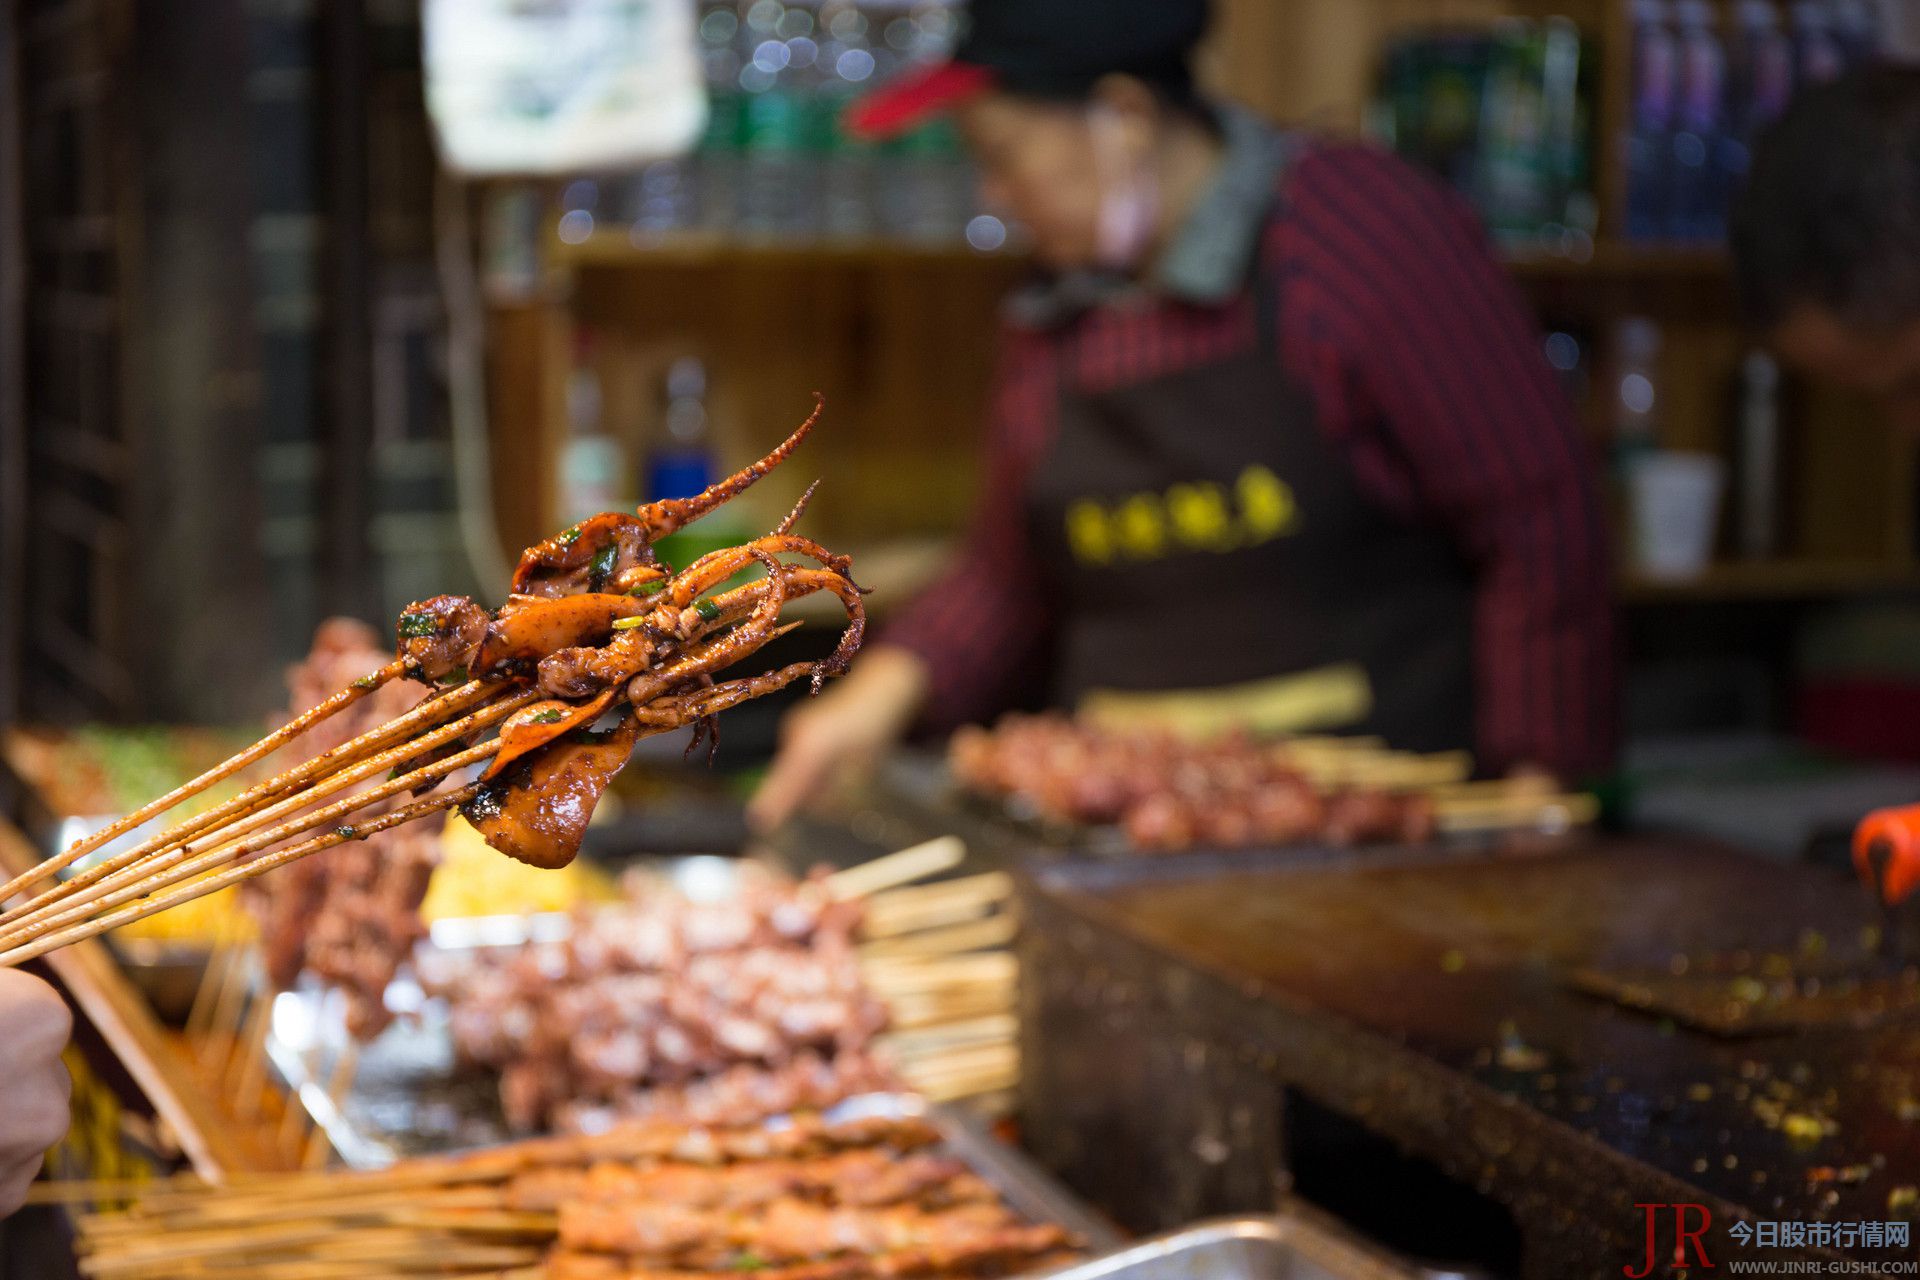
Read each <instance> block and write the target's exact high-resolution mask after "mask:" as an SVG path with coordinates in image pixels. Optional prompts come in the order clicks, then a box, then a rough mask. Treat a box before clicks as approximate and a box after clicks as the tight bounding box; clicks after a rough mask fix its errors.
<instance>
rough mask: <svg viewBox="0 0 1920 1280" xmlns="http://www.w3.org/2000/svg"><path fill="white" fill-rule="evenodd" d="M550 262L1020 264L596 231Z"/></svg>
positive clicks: (874, 245)
mask: <svg viewBox="0 0 1920 1280" xmlns="http://www.w3.org/2000/svg"><path fill="white" fill-rule="evenodd" d="M553 245H554V248H553V250H552V253H551V255H550V260H551V261H552V262H553V263H554V264H556V265H559V266H565V267H589V268H591V267H713V266H754V265H761V266H818V265H840V266H876V267H877V266H929V265H954V264H959V263H977V262H991V263H1009V262H1020V261H1022V260H1023V259H1022V256H1021V255H1020V254H1018V253H1014V252H1009V251H1006V250H994V251H992V252H982V251H980V250H978V249H974V248H971V247H970V246H968V245H967V244H965V243H943V244H925V245H921V244H914V243H912V242H910V241H897V240H847V241H839V240H798V241H797V240H750V239H743V238H740V237H737V236H727V235H719V234H707V233H700V232H686V233H675V234H673V235H669V236H662V237H659V238H657V239H648V240H642V241H638V242H636V241H635V240H634V239H633V238H632V237H631V236H629V235H627V234H626V233H625V232H622V231H597V232H595V233H594V234H592V235H590V236H588V237H587V238H586V239H585V240H582V241H580V242H579V243H577V244H567V243H564V242H562V241H558V240H556V241H554V242H553Z"/></svg>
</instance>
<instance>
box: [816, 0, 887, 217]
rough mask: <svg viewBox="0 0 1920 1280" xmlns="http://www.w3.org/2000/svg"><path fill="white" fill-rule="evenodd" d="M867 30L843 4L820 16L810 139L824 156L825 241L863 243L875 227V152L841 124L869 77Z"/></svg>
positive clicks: (864, 18) (870, 56)
mask: <svg viewBox="0 0 1920 1280" xmlns="http://www.w3.org/2000/svg"><path fill="white" fill-rule="evenodd" d="M868 25H869V24H868V20H867V16H866V15H865V14H863V13H861V12H860V10H859V8H858V6H856V5H853V4H851V3H847V2H846V0H834V2H833V3H829V4H828V5H826V6H825V7H823V8H822V9H821V10H820V14H819V27H818V32H819V40H818V43H819V54H818V61H819V67H820V89H819V113H818V115H817V117H816V118H817V125H816V129H815V136H816V138H817V139H818V140H819V144H820V146H821V148H822V149H823V150H824V153H825V154H824V157H823V159H822V160H821V164H820V232H821V234H822V235H823V236H824V237H826V238H827V239H829V240H840V241H856V242H857V241H860V240H864V239H867V238H869V237H871V236H872V235H873V234H874V231H875V229H876V226H877V218H876V214H875V209H874V204H875V192H874V188H875V184H876V182H877V181H878V174H877V169H878V164H879V161H878V158H877V156H876V154H875V148H874V147H873V146H872V144H870V143H868V142H866V141H864V140H862V139H858V138H854V137H851V136H849V135H848V134H847V132H846V130H845V129H843V128H842V127H841V123H840V121H841V117H842V114H843V113H844V112H845V110H846V108H847V106H848V104H850V103H851V102H852V101H853V100H854V99H855V98H856V97H858V96H859V94H860V92H861V90H862V88H863V86H864V85H865V84H866V83H867V82H868V81H869V80H871V78H872V76H873V66H874V63H873V54H872V51H871V50H870V49H869V48H868V47H867V29H868Z"/></svg>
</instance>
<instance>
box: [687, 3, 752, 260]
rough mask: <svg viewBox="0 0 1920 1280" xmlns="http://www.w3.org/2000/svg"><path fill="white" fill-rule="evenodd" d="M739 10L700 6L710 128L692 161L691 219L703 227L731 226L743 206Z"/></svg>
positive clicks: (720, 228)
mask: <svg viewBox="0 0 1920 1280" xmlns="http://www.w3.org/2000/svg"><path fill="white" fill-rule="evenodd" d="M739 35H740V14H739V11H738V9H737V7H736V6H735V4H734V0H706V3H704V4H702V5H701V6H700V28H699V36H700V65H701V68H702V70H703V71H704V73H705V75H706V80H707V129H706V133H705V134H704V135H702V137H701V139H700V146H699V150H698V152H697V154H696V156H695V160H694V187H695V192H694V196H693V201H692V203H693V205H694V209H693V213H692V218H693V222H694V224H695V225H697V226H698V227H700V229H701V230H703V231H710V232H720V233H725V232H729V231H731V230H733V224H734V218H735V216H736V214H737V213H738V211H739V204H740V100H741V93H740V54H739V51H738V50H737V48H736V47H735V45H736V42H737V41H738V39H739Z"/></svg>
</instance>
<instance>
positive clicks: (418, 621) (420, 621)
mask: <svg viewBox="0 0 1920 1280" xmlns="http://www.w3.org/2000/svg"><path fill="white" fill-rule="evenodd" d="M438 629H439V628H438V626H437V625H436V624H435V623H434V620H433V615H432V614H430V613H403V614H401V615H400V625H399V626H398V627H397V628H396V630H398V631H399V632H400V634H401V635H403V636H409V637H415V638H417V637H420V636H430V635H432V634H433V633H434V632H435V631H437V630H438Z"/></svg>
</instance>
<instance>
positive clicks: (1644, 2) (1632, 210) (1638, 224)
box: [1626, 0, 1678, 240]
mask: <svg viewBox="0 0 1920 1280" xmlns="http://www.w3.org/2000/svg"><path fill="white" fill-rule="evenodd" d="M1667 17H1668V10H1667V6H1666V5H1665V4H1664V3H1662V0H1635V3H1634V6H1633V111H1632V118H1631V122H1630V125H1629V132H1628V134H1627V146H1626V152H1627V235H1628V236H1629V237H1631V238H1633V239H1636V240H1653V239H1659V238H1661V237H1663V236H1665V235H1667V234H1669V231H1670V229H1671V226H1672V208H1673V183H1672V180H1671V174H1672V167H1671V165H1670V164H1669V163H1668V159H1669V157H1670V156H1671V155H1672V153H1673V114H1674V91H1675V88H1676V82H1677V79H1678V76H1677V67H1676V66H1675V61H1676V58H1675V46H1674V38H1673V31H1672V29H1671V28H1670V27H1669V26H1668V24H1667Z"/></svg>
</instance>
